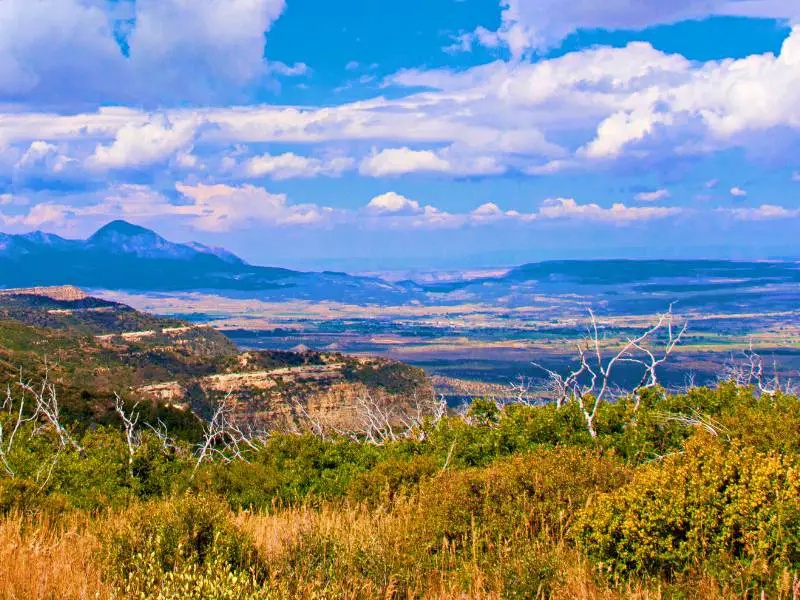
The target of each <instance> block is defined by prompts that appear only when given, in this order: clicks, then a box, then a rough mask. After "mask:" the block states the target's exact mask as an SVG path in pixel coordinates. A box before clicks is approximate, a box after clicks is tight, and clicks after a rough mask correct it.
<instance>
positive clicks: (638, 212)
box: [536, 198, 683, 224]
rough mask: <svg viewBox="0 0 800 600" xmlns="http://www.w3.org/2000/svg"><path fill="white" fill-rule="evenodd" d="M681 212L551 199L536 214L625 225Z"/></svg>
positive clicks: (551, 217) (679, 210) (569, 199)
mask: <svg viewBox="0 0 800 600" xmlns="http://www.w3.org/2000/svg"><path fill="white" fill-rule="evenodd" d="M681 212H683V211H682V209H680V208H677V207H666V206H647V207H642V206H635V207H629V206H625V205H624V204H622V203H615V204H613V205H612V206H611V208H603V207H601V206H599V205H598V204H594V203H591V204H579V203H578V202H576V201H575V200H574V199H573V198H550V199H548V200H545V201H544V203H543V204H542V206H541V207H540V208H539V211H538V213H536V214H537V216H538V217H539V218H542V219H577V220H587V221H606V222H611V223H619V224H625V223H632V222H634V221H650V220H653V219H663V218H665V217H674V216H677V215H679V214H681Z"/></svg>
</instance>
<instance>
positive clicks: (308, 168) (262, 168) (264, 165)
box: [245, 152, 353, 180]
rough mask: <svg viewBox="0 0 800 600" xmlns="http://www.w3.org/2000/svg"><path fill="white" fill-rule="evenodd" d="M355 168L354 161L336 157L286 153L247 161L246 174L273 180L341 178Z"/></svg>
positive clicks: (257, 157)
mask: <svg viewBox="0 0 800 600" xmlns="http://www.w3.org/2000/svg"><path fill="white" fill-rule="evenodd" d="M352 167H353V159H351V158H347V157H334V158H331V159H328V160H323V159H319V158H309V157H306V156H299V155H297V154H295V153H293V152H286V153H284V154H280V155H278V156H273V155H270V154H264V155H262V156H256V157H253V158H251V159H250V160H249V161H247V164H246V166H245V172H246V174H247V175H248V176H249V177H264V176H270V177H271V178H272V179H275V180H281V179H293V178H297V177H316V176H318V175H325V176H328V177H339V176H341V175H342V173H344V172H345V171H347V170H349V169H351V168H352Z"/></svg>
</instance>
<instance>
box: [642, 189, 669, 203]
mask: <svg viewBox="0 0 800 600" xmlns="http://www.w3.org/2000/svg"><path fill="white" fill-rule="evenodd" d="M669 197H670V193H669V190H666V189H660V190H655V191H652V192H640V193H638V194H636V196H635V197H634V199H635V200H638V201H639V202H657V201H659V200H664V199H666V198H669Z"/></svg>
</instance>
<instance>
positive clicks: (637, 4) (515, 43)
mask: <svg viewBox="0 0 800 600" xmlns="http://www.w3.org/2000/svg"><path fill="white" fill-rule="evenodd" d="M500 6H501V8H502V14H501V20H502V25H501V27H500V28H499V29H498V30H497V31H489V30H487V29H485V28H483V27H479V28H477V29H476V30H475V31H474V32H472V33H469V34H463V35H461V36H460V37H459V38H458V44H457V45H456V46H455V47H460V49H462V50H465V51H468V50H470V49H471V47H472V44H473V43H478V44H481V45H483V46H485V47H487V48H496V47H497V46H499V45H501V44H502V45H504V46H506V47H507V48H508V49H509V50H510V51H511V53H512V55H513V56H515V57H519V56H522V55H523V54H525V52H526V51H528V50H531V49H544V48H547V47H550V46H554V45H556V44H558V42H560V41H561V40H563V39H564V38H565V37H567V36H568V35H569V34H570V33H573V32H575V31H577V30H579V29H608V30H621V29H626V30H636V29H644V28H647V27H651V26H654V25H664V24H670V23H676V22H678V21H684V20H688V19H703V18H706V17H710V16H746V17H765V18H773V19H787V20H795V19H798V18H800V7H799V6H798V5H797V3H795V2H787V1H784V0H671V1H670V2H664V1H663V0H612V1H611V2H604V3H602V5H601V4H600V3H599V2H598V0H572V1H571V2H568V3H564V2H560V1H559V0H501V1H500ZM451 49H452V47H451Z"/></svg>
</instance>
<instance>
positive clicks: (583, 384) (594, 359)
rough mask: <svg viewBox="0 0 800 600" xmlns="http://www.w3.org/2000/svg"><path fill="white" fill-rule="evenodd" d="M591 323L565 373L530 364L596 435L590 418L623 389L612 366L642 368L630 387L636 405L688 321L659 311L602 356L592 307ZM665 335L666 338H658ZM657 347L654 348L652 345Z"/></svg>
mask: <svg viewBox="0 0 800 600" xmlns="http://www.w3.org/2000/svg"><path fill="white" fill-rule="evenodd" d="M589 317H590V319H591V325H590V329H589V334H588V336H587V339H585V340H584V341H583V342H581V343H579V344H578V345H577V351H578V359H579V364H578V366H577V367H575V368H573V369H572V370H571V371H570V372H569V373H568V374H567V375H566V376H564V375H561V374H560V373H558V372H557V371H554V370H552V369H547V368H545V367H543V366H542V365H540V364H538V363H533V364H534V366H536V367H538V368H539V369H542V370H543V371H544V372H545V373H546V374H547V383H546V384H545V390H544V391H545V392H546V393H547V394H549V395H550V397H551V398H553V399H554V400H555V402H556V405H557V406H558V407H559V408H561V407H562V406H564V405H565V404H566V403H568V402H571V401H575V402H577V403H578V406H579V407H580V410H581V413H582V414H583V416H584V419H585V421H586V427H587V429H588V431H589V434H590V435H591V436H592V437H597V432H596V431H595V428H594V420H595V417H596V415H597V411H598V409H599V407H600V405H601V404H602V403H603V402H604V401H606V400H608V399H611V398H614V397H617V396H618V395H620V394H623V393H625V392H624V390H622V389H621V388H619V387H618V386H617V385H616V383H615V382H614V376H615V373H616V371H615V368H616V367H617V366H618V365H620V364H624V363H628V364H634V365H638V366H640V367H642V368H643V369H644V374H643V376H642V379H641V381H640V382H639V383H638V384H637V385H636V387H635V388H634V389H633V390H632V392H631V393H632V394H633V395H634V397H635V398H636V408H638V406H639V398H640V395H639V393H640V392H641V391H642V390H644V389H648V388H653V387H656V386H657V385H658V375H657V368H658V367H659V366H660V365H662V364H663V363H664V362H666V360H667V359H668V358H669V357H670V355H671V354H672V353H673V351H674V350H675V347H676V346H677V345H678V343H680V341H681V338H682V337H683V335H684V333H686V329H687V327H688V322H687V321H683V322H682V323H677V322H676V319H675V317H674V315H673V312H672V305H670V307H669V310H668V311H667V312H666V313H664V314H662V315H659V317H658V320H657V322H656V323H655V325H653V326H652V327H650V328H649V329H647V330H646V331H645V332H644V333H642V334H641V335H639V336H638V337H635V338H628V339H627V340H626V341H625V343H624V344H623V345H622V348H621V349H619V350H618V351H617V352H616V353H614V354H612V355H610V356H607V357H604V351H603V348H602V344H601V341H600V328H599V325H598V321H597V318H596V316H595V314H594V312H593V311H591V310H590V311H589ZM665 336H666V339H661V338H664V337H665ZM657 345H660V346H661V347H660V348H659V349H658V350H657V349H656V346H657Z"/></svg>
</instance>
